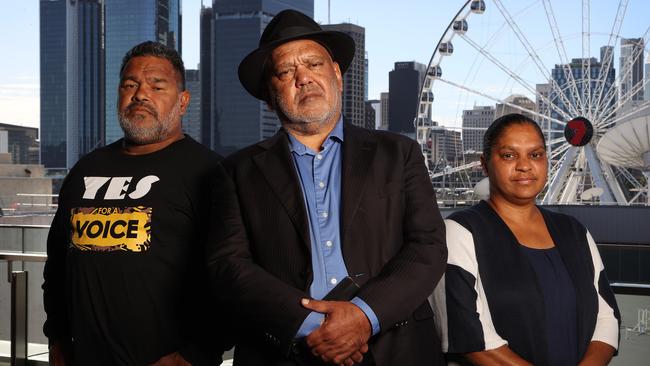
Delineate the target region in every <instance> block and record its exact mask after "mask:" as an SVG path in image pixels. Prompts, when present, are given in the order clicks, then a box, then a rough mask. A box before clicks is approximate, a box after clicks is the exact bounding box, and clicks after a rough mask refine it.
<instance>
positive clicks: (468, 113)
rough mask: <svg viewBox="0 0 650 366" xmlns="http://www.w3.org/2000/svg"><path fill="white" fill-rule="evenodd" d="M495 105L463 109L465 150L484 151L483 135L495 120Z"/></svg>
mask: <svg viewBox="0 0 650 366" xmlns="http://www.w3.org/2000/svg"><path fill="white" fill-rule="evenodd" d="M494 113H495V108H494V107H493V106H475V107H474V108H473V109H467V110H464V111H463V152H467V151H470V150H471V151H476V152H481V151H483V135H484V134H485V130H486V129H487V128H488V127H489V126H490V124H491V123H492V121H494Z"/></svg>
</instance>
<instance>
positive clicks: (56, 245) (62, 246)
mask: <svg viewBox="0 0 650 366" xmlns="http://www.w3.org/2000/svg"><path fill="white" fill-rule="evenodd" d="M66 186H67V185H66V183H65V181H64V184H63V186H62V188H61V193H60V194H59V208H58V209H57V211H56V215H55V216H54V219H53V221H52V224H51V225H50V231H49V234H48V236H47V260H46V261H45V267H44V270H43V286H42V288H43V306H44V309H45V314H46V320H45V324H44V325H43V333H44V334H45V336H46V337H47V338H48V339H49V340H50V342H52V341H55V342H65V343H67V342H69V341H70V340H71V338H70V329H69V326H70V323H69V319H68V308H67V302H66V301H67V297H66V296H65V294H66V292H67V290H66V256H67V248H68V245H69V242H70V211H69V208H68V207H67V206H66V205H65V203H66V199H65V198H64V192H65V189H66Z"/></svg>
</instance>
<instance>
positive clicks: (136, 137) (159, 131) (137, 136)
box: [117, 99, 181, 145]
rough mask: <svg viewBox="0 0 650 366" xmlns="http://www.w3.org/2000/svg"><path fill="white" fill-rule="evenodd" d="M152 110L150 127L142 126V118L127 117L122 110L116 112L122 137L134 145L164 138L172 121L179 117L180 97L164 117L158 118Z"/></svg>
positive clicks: (152, 142)
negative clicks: (122, 132) (152, 119)
mask: <svg viewBox="0 0 650 366" xmlns="http://www.w3.org/2000/svg"><path fill="white" fill-rule="evenodd" d="M150 110H151V112H153V118H154V123H153V125H152V126H151V127H147V126H142V125H141V124H140V123H139V122H140V121H142V120H143V119H144V118H143V117H140V116H134V117H133V118H129V117H127V116H126V114H125V113H123V112H118V113H117V118H118V120H119V121H120V127H121V128H122V131H124V138H125V139H126V140H128V141H129V142H131V143H133V144H135V145H149V144H154V143H157V142H160V141H163V140H165V139H166V138H168V137H169V135H170V134H171V131H172V125H173V122H174V121H176V120H177V119H178V118H179V117H180V113H181V103H180V99H179V100H178V101H176V104H174V107H173V108H172V110H171V111H169V114H167V115H166V116H165V117H164V118H159V116H158V113H157V112H156V111H155V110H152V109H150Z"/></svg>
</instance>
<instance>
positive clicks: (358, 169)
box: [340, 123, 377, 242]
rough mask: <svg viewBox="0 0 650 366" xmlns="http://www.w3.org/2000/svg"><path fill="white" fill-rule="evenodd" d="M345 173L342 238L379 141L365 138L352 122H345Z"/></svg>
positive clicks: (355, 207)
mask: <svg viewBox="0 0 650 366" xmlns="http://www.w3.org/2000/svg"><path fill="white" fill-rule="evenodd" d="M343 128H344V131H345V132H344V135H343V136H344V137H343V138H344V143H343V163H342V164H343V166H342V168H343V175H342V177H341V191H342V194H341V206H342V209H341V223H340V228H341V240H342V241H343V242H345V234H346V233H347V230H348V228H349V226H350V224H351V223H352V219H353V218H354V215H355V213H356V212H357V209H358V208H359V204H360V202H361V197H362V196H363V191H364V190H365V187H366V183H367V181H368V179H369V177H368V174H367V173H368V170H369V168H370V164H371V163H372V160H373V157H374V155H375V149H376V148H377V143H376V142H375V141H370V140H367V139H365V138H364V137H365V136H364V135H365V134H364V131H362V130H361V129H359V128H358V127H354V126H352V125H350V124H347V123H346V124H344V125H343Z"/></svg>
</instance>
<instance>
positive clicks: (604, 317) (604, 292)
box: [587, 231, 620, 349]
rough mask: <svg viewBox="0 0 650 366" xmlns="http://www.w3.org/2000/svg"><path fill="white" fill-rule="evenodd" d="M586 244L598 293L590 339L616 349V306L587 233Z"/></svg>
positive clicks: (592, 241) (617, 319) (617, 316)
mask: <svg viewBox="0 0 650 366" xmlns="http://www.w3.org/2000/svg"><path fill="white" fill-rule="evenodd" d="M587 242H588V243H589V251H590V252H591V259H592V262H593V264H594V287H595V289H596V291H597V293H598V315H597V317H596V328H595V329H594V334H593V336H592V337H591V340H592V341H600V342H604V343H607V344H609V345H610V346H612V347H614V348H615V349H618V341H619V321H620V315H619V313H618V306H617V305H616V298H615V297H614V293H613V292H612V289H611V288H610V287H609V281H608V280H607V276H606V275H605V266H604V265H603V261H602V260H601V258H600V254H599V253H598V248H597V247H596V242H595V241H594V239H593V238H592V237H591V234H590V233H589V232H588V231H587Z"/></svg>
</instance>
